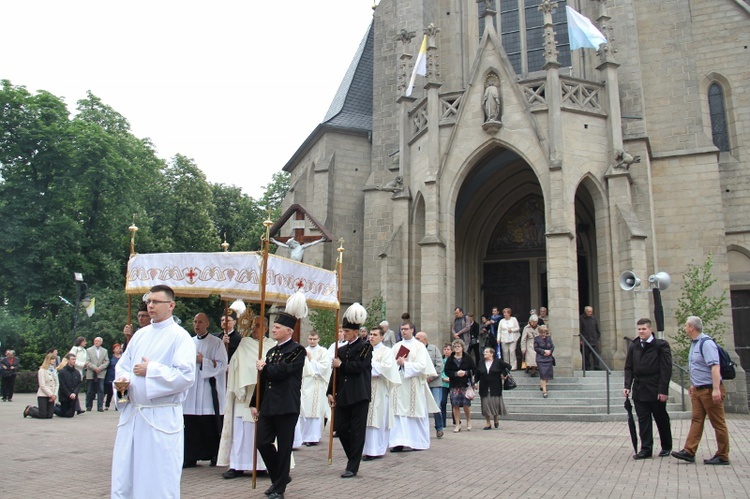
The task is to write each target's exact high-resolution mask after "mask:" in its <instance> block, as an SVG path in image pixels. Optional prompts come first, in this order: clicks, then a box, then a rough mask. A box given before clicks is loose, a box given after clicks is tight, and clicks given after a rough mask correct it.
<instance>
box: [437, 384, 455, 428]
mask: <svg viewBox="0 0 750 499" xmlns="http://www.w3.org/2000/svg"><path fill="white" fill-rule="evenodd" d="M442 389H443V398H441V399H440V413H441V414H442V415H443V428H445V427H446V426H447V425H448V420H447V419H445V415H446V406H447V404H448V395H450V392H451V389H450V388H446V387H442ZM453 424H456V422H455V421H453Z"/></svg>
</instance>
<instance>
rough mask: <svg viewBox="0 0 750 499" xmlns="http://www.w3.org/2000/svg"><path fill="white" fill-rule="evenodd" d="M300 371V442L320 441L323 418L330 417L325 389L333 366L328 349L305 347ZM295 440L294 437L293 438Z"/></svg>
mask: <svg viewBox="0 0 750 499" xmlns="http://www.w3.org/2000/svg"><path fill="white" fill-rule="evenodd" d="M307 352H308V354H309V355H308V357H307V358H306V359H305V368H304V370H303V371H302V397H301V400H300V403H301V404H300V415H299V429H300V436H301V439H302V442H320V439H321V438H322V433H323V425H324V423H325V418H329V419H330V417H331V408H330V406H329V405H328V398H327V397H326V390H327V389H328V380H329V379H330V377H331V372H332V371H333V366H332V365H331V359H330V358H329V357H328V350H327V349H325V348H323V347H322V346H320V345H317V346H315V347H309V346H308V347H307ZM295 440H296V439H295Z"/></svg>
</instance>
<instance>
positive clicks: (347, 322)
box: [341, 302, 367, 329]
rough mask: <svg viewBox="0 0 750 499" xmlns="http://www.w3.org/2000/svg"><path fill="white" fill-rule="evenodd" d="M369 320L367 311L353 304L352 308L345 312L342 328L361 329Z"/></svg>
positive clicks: (355, 303) (357, 304)
mask: <svg viewBox="0 0 750 499" xmlns="http://www.w3.org/2000/svg"><path fill="white" fill-rule="evenodd" d="M366 320H367V310H365V307H363V306H362V305H360V304H359V303H357V302H354V303H352V305H351V307H349V308H347V309H346V312H344V319H343V321H342V323H341V327H343V328H344V329H359V328H360V327H361V326H362V324H364V322H365V321H366Z"/></svg>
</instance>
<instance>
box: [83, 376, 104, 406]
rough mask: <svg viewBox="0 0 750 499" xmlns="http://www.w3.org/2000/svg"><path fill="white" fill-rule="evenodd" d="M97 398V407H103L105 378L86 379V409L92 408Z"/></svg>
mask: <svg viewBox="0 0 750 499" xmlns="http://www.w3.org/2000/svg"><path fill="white" fill-rule="evenodd" d="M94 398H96V408H97V409H102V405H103V404H104V378H94V379H87V380H86V410H89V411H90V410H91V408H92V407H93V406H94Z"/></svg>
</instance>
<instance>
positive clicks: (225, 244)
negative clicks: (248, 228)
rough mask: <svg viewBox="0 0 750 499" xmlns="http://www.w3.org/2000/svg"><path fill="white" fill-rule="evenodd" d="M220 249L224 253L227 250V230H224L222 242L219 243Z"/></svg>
mask: <svg viewBox="0 0 750 499" xmlns="http://www.w3.org/2000/svg"><path fill="white" fill-rule="evenodd" d="M221 249H223V250H224V252H225V253H226V252H227V251H229V243H228V242H227V231H224V242H223V243H221Z"/></svg>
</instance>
